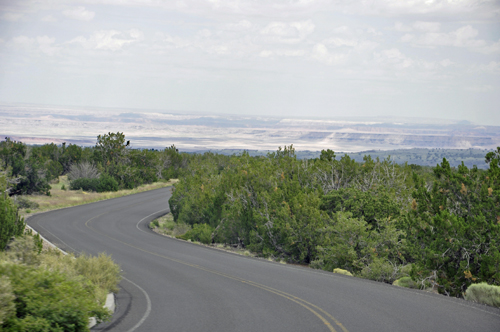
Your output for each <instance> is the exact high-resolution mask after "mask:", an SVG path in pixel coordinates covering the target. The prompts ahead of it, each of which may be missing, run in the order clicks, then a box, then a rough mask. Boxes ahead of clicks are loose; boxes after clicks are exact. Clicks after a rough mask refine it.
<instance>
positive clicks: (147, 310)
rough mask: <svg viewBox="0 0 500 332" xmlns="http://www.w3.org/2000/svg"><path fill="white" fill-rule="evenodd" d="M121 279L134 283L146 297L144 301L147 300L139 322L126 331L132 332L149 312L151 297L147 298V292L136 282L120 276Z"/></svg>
mask: <svg viewBox="0 0 500 332" xmlns="http://www.w3.org/2000/svg"><path fill="white" fill-rule="evenodd" d="M122 278H123V279H125V280H127V281H128V282H130V283H131V284H132V285H134V286H135V287H137V288H139V289H140V291H141V292H142V293H143V294H144V296H145V297H146V302H147V308H146V312H145V313H144V315H143V316H142V318H141V320H140V321H139V322H137V324H135V325H134V327H132V328H131V329H130V330H128V331H127V332H133V331H135V330H136V329H138V328H139V326H141V325H142V323H144V321H145V320H146V319H147V318H148V316H149V314H150V313H151V299H150V298H149V295H148V293H147V292H146V291H145V290H144V289H143V288H142V287H141V286H139V285H138V284H136V283H135V282H133V281H131V280H129V279H127V278H125V277H122Z"/></svg>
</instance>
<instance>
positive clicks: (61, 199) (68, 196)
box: [20, 176, 178, 217]
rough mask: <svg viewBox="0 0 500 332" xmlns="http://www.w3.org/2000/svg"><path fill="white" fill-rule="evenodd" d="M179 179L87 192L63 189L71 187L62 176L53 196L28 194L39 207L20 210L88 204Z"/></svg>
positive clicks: (31, 211)
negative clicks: (112, 190) (135, 186)
mask: <svg viewBox="0 0 500 332" xmlns="http://www.w3.org/2000/svg"><path fill="white" fill-rule="evenodd" d="M177 181H178V180H177V179H171V180H169V181H166V182H155V183H151V184H145V185H142V186H139V187H137V188H135V189H124V190H119V191H116V192H104V193H95V192H85V191H82V190H62V189H61V188H62V187H63V186H64V187H66V188H69V180H68V177H67V176H60V177H59V182H58V183H54V184H51V188H52V189H51V190H50V193H51V196H45V195H43V196H42V195H36V196H35V195H33V196H28V197H29V200H30V201H31V202H35V203H38V205H39V207H38V208H36V209H33V208H31V209H22V210H20V212H21V215H23V216H24V217H27V216H29V215H30V214H31V213H37V212H45V211H50V210H56V209H61V208H66V207H71V206H76V205H82V204H88V203H93V202H97V201H102V200H105V199H110V198H116V197H122V196H126V195H132V194H137V193H140V192H144V191H148V190H154V189H159V188H164V187H168V186H171V185H172V184H174V183H176V182H177Z"/></svg>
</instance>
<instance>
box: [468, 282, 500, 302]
mask: <svg viewBox="0 0 500 332" xmlns="http://www.w3.org/2000/svg"><path fill="white" fill-rule="evenodd" d="M465 299H466V300H467V301H472V302H477V303H482V304H487V305H490V306H492V307H497V308H500V286H493V285H488V284H487V283H485V282H482V283H479V284H473V285H470V286H469V288H467V291H466V292H465Z"/></svg>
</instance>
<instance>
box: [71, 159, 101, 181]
mask: <svg viewBox="0 0 500 332" xmlns="http://www.w3.org/2000/svg"><path fill="white" fill-rule="evenodd" d="M98 177H99V171H98V170H97V168H96V167H95V165H94V164H91V163H89V162H88V161H83V162H81V163H78V164H73V165H71V166H70V168H69V173H68V179H70V180H73V181H74V180H76V179H81V178H84V179H97V178H98Z"/></svg>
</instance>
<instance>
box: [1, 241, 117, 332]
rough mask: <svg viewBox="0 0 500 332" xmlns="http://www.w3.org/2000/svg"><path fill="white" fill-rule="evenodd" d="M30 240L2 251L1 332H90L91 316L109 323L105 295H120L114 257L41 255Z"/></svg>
mask: <svg viewBox="0 0 500 332" xmlns="http://www.w3.org/2000/svg"><path fill="white" fill-rule="evenodd" d="M33 240H34V238H33V237H31V236H25V237H19V238H17V239H16V240H15V241H13V242H11V243H10V245H9V246H10V248H9V250H8V251H6V252H3V253H0V329H1V330H2V331H16V332H23V331H26V332H37V331H40V332H42V331H54V332H56V331H57V332H59V331H60V332H62V331H75V332H76V331H88V330H89V329H88V324H89V317H95V318H96V319H97V321H102V320H106V319H108V318H109V317H110V313H109V312H108V310H107V309H105V308H104V307H103V304H104V301H105V298H106V294H107V293H108V292H110V291H117V284H118V282H119V280H120V268H119V267H118V265H116V264H114V263H113V261H112V260H111V258H110V257H109V256H106V255H100V256H98V257H89V256H85V255H81V256H79V257H76V258H75V257H74V256H72V255H63V254H62V253H61V252H59V251H57V250H48V251H43V252H42V251H40V248H39V246H37V245H36V244H35V242H36V241H33Z"/></svg>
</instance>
